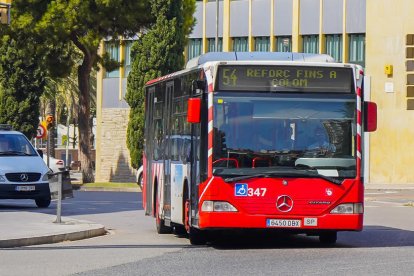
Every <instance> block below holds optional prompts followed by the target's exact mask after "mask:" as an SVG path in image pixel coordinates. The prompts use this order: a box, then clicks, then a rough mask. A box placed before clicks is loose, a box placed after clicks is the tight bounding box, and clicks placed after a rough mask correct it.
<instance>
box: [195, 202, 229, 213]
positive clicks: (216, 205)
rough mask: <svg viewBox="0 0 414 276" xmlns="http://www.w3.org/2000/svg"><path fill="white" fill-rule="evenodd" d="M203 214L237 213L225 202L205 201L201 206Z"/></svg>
mask: <svg viewBox="0 0 414 276" xmlns="http://www.w3.org/2000/svg"><path fill="white" fill-rule="evenodd" d="M201 211H203V212H237V209H236V208H235V207H234V206H233V205H231V204H230V203H228V202H226V201H212V200H206V201H204V202H203V205H201Z"/></svg>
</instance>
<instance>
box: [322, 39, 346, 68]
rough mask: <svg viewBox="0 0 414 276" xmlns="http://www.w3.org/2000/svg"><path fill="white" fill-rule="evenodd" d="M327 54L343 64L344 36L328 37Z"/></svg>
mask: <svg viewBox="0 0 414 276" xmlns="http://www.w3.org/2000/svg"><path fill="white" fill-rule="evenodd" d="M325 43H326V45H325V47H326V48H325V49H326V53H327V54H328V55H330V56H331V57H333V58H334V59H335V61H337V62H342V35H339V34H335V35H326V41H325Z"/></svg>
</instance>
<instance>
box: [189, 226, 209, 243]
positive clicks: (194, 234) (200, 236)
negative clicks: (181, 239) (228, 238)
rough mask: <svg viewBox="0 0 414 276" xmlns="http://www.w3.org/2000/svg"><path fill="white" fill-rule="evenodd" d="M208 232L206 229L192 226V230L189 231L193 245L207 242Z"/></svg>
mask: <svg viewBox="0 0 414 276" xmlns="http://www.w3.org/2000/svg"><path fill="white" fill-rule="evenodd" d="M206 234H207V233H206V232H205V231H201V230H199V229H197V228H194V227H191V228H190V232H189V233H188V238H189V239H190V243H191V244H192V245H205V244H206V242H207V238H206Z"/></svg>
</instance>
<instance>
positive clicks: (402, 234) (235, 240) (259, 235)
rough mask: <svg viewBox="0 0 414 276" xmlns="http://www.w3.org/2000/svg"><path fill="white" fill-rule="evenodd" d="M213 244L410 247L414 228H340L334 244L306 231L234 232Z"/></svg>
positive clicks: (232, 246)
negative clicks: (324, 241)
mask: <svg viewBox="0 0 414 276" xmlns="http://www.w3.org/2000/svg"><path fill="white" fill-rule="evenodd" d="M211 246H212V247H213V248H216V249H220V250H243V249H272V248H275V249H276V248H330V247H332V248H375V247H406V246H414V231H408V230H403V229H397V228H390V227H385V226H371V225H369V226H365V227H364V230H363V231H362V232H339V233H338V241H337V243H336V244H334V245H324V244H321V243H320V242H319V239H318V237H312V236H306V235H302V234H301V235H288V234H280V233H273V234H272V233H267V232H266V233H263V232H256V234H253V233H251V232H249V233H232V234H222V235H218V236H216V237H214V238H213V242H212V244H211Z"/></svg>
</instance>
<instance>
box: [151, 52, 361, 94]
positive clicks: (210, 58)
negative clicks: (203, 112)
mask: <svg viewBox="0 0 414 276" xmlns="http://www.w3.org/2000/svg"><path fill="white" fill-rule="evenodd" d="M292 61H294V62H297V63H298V64H297V65H305V64H306V65H309V66H323V64H326V66H335V67H344V66H346V67H349V66H350V64H345V63H336V62H335V60H334V59H333V58H332V57H331V56H330V55H326V54H307V53H292V52H209V53H206V54H203V55H200V56H198V57H195V58H193V59H191V60H189V61H188V62H187V65H186V68H185V69H183V70H180V71H177V72H174V73H171V74H168V75H165V76H162V77H159V78H156V79H153V80H150V81H148V82H147V83H146V84H145V85H146V86H148V85H153V84H155V83H157V82H159V81H163V80H167V79H170V78H173V77H175V76H177V75H180V74H182V73H184V72H190V71H193V70H195V69H197V68H202V67H203V64H206V63H209V62H212V63H213V64H215V65H218V64H219V63H220V62H225V63H227V64H240V65H241V64H250V65H251V64H254V63H256V64H264V63H266V64H272V63H278V64H285V65H287V64H288V63H290V62H292ZM357 78H359V77H358V76H357Z"/></svg>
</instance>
